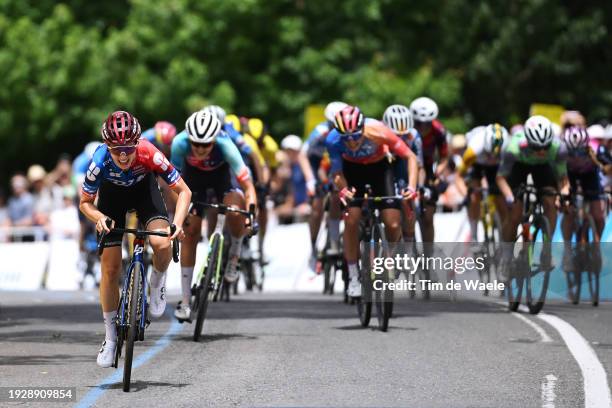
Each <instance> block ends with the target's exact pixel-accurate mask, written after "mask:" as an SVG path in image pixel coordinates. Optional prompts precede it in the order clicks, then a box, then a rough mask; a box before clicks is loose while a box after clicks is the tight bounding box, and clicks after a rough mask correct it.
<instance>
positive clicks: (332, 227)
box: [328, 218, 340, 249]
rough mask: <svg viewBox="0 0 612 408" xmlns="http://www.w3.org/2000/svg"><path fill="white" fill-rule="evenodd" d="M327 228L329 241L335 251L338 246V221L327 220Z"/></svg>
mask: <svg viewBox="0 0 612 408" xmlns="http://www.w3.org/2000/svg"><path fill="white" fill-rule="evenodd" d="M328 226H329V239H330V240H331V243H332V248H334V249H337V248H336V247H337V246H338V241H339V239H340V220H334V219H333V218H330V219H329V220H328ZM334 245H335V247H334Z"/></svg>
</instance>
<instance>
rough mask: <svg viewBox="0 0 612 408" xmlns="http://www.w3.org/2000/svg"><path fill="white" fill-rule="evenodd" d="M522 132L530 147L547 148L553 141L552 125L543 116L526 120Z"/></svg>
mask: <svg viewBox="0 0 612 408" xmlns="http://www.w3.org/2000/svg"><path fill="white" fill-rule="evenodd" d="M524 131H525V136H526V137H527V143H529V145H530V146H534V147H548V146H549V145H550V144H551V143H552V141H553V128H552V124H551V123H550V120H548V119H546V118H545V117H544V116H541V115H535V116H532V117H530V118H529V119H527V122H525V129H524Z"/></svg>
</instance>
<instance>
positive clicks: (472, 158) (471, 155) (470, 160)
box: [459, 146, 476, 176]
mask: <svg viewBox="0 0 612 408" xmlns="http://www.w3.org/2000/svg"><path fill="white" fill-rule="evenodd" d="M474 162H476V152H474V149H472V148H471V147H469V146H468V148H467V149H466V150H465V152H464V153H463V160H462V163H461V165H460V166H459V174H460V175H461V176H465V173H467V171H468V170H469V168H470V167H472V165H473V164H474Z"/></svg>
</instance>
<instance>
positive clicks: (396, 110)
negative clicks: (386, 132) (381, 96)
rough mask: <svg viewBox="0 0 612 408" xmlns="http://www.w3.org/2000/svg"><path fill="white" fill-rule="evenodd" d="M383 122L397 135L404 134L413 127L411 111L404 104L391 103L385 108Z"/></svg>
mask: <svg viewBox="0 0 612 408" xmlns="http://www.w3.org/2000/svg"><path fill="white" fill-rule="evenodd" d="M383 122H384V124H385V125H387V126H388V127H389V128H390V129H391V130H393V131H394V132H395V133H396V134H398V135H404V134H406V133H408V131H409V130H410V129H412V128H413V127H414V120H413V119H412V113H411V112H410V109H408V107H407V106H404V105H391V106H389V107H388V108H387V109H385V113H384V114H383Z"/></svg>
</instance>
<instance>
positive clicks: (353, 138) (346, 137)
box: [342, 132, 363, 142]
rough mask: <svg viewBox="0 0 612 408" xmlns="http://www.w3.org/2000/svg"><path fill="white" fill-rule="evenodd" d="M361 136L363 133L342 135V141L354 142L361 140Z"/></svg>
mask: <svg viewBox="0 0 612 408" xmlns="http://www.w3.org/2000/svg"><path fill="white" fill-rule="evenodd" d="M361 136H363V132H355V133H345V134H343V135H342V138H343V139H344V140H350V141H351V142H356V141H358V140H359V139H361Z"/></svg>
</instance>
